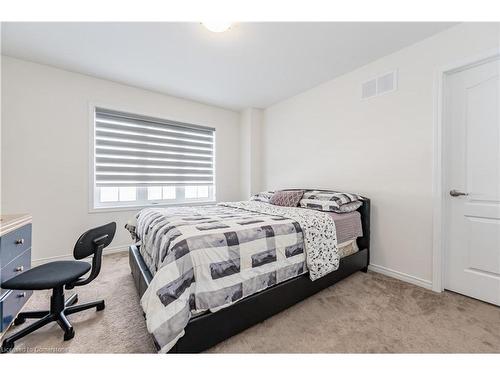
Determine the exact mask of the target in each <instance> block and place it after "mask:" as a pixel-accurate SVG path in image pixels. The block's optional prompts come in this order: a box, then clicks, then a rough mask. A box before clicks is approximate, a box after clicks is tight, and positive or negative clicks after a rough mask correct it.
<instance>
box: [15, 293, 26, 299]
mask: <svg viewBox="0 0 500 375" xmlns="http://www.w3.org/2000/svg"><path fill="white" fill-rule="evenodd" d="M24 297H26V292H22V293H18V295H17V298H24Z"/></svg>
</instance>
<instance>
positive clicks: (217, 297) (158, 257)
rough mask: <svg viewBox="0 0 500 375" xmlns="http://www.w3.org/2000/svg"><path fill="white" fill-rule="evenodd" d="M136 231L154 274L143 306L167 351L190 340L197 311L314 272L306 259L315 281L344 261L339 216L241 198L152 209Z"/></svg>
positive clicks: (141, 216) (142, 216) (144, 213)
mask: <svg viewBox="0 0 500 375" xmlns="http://www.w3.org/2000/svg"><path fill="white" fill-rule="evenodd" d="M135 234H136V236H137V237H138V238H139V239H140V241H141V254H142V255H143V257H144V259H145V261H146V262H147V263H148V267H149V268H150V269H152V271H153V273H154V277H153V280H152V281H151V284H150V285H149V287H148V289H147V290H146V292H145V294H144V296H143V297H142V299H141V304H142V307H143V310H144V312H145V313H146V319H147V326H148V330H149V332H151V333H152V334H153V335H154V336H155V339H156V341H157V343H158V344H159V345H160V347H161V350H160V352H167V351H169V350H170V349H171V348H172V347H173V346H174V345H175V343H176V342H177V340H178V339H179V338H180V337H182V335H183V334H184V328H185V326H186V325H187V324H188V322H189V319H190V318H191V314H192V313H198V312H203V311H206V310H211V311H216V310H218V309H221V308H223V307H226V306H227V305H229V304H232V303H234V302H236V301H238V300H240V299H242V298H245V297H246V296H249V295H251V294H254V293H256V292H258V291H260V290H263V289H265V288H268V287H270V286H272V285H275V284H277V283H280V282H282V281H285V280H287V279H290V278H293V277H296V276H297V275H300V274H302V273H304V272H306V271H307V269H306V267H305V264H304V260H305V259H304V256H305V258H306V260H307V268H308V270H309V275H310V278H311V279H312V280H315V279H317V278H318V277H321V276H323V275H325V274H327V273H329V272H331V271H334V270H336V269H337V268H338V264H339V256H338V254H337V241H336V232H335V223H334V221H333V219H332V218H331V217H330V216H328V215H327V214H325V213H323V212H320V211H314V210H308V209H303V208H291V207H278V206H271V205H269V204H267V203H262V202H233V203H221V204H219V205H217V206H205V207H181V208H154V209H145V210H142V211H141V212H140V213H139V214H138V217H137V226H136V228H135ZM304 250H305V254H304Z"/></svg>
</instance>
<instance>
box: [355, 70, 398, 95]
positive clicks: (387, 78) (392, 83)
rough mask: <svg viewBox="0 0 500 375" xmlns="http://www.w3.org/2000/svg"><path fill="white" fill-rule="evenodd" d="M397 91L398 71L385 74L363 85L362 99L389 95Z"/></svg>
mask: <svg viewBox="0 0 500 375" xmlns="http://www.w3.org/2000/svg"><path fill="white" fill-rule="evenodd" d="M396 89H397V71H396V70H393V71H392V72H388V73H384V74H381V75H379V76H378V77H375V78H372V79H370V80H369V81H366V82H363V83H362V85H361V99H368V98H372V97H374V96H379V95H382V94H387V93H389V92H392V91H395V90H396Z"/></svg>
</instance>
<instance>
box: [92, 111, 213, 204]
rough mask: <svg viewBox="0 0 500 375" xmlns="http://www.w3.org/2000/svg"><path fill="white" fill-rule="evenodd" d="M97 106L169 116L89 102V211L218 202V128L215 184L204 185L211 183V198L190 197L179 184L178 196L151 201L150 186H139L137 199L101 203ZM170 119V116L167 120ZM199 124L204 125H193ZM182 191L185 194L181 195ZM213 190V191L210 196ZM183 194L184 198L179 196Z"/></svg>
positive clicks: (139, 113)
mask: <svg viewBox="0 0 500 375" xmlns="http://www.w3.org/2000/svg"><path fill="white" fill-rule="evenodd" d="M96 108H105V109H108V110H112V111H118V112H128V113H131V114H135V115H137V116H145V117H156V118H159V119H165V115H164V114H157V113H156V114H151V113H147V114H146V113H144V111H141V110H136V109H131V108H127V109H124V108H119V107H116V106H113V105H109V104H102V103H94V102H92V103H89V159H88V160H89V172H88V176H89V191H88V193H89V194H88V195H89V206H88V207H89V213H98V212H114V211H134V210H137V209H141V208H147V207H169V206H172V207H176V206H177V207H178V206H200V205H206V204H213V203H216V201H217V200H216V171H217V169H216V142H217V137H216V131H215V130H214V132H213V145H214V150H213V155H214V156H213V183H212V185H211V186H210V185H203V186H209V197H208V198H192V199H186V198H184V189H182V187H183V186H176V199H160V200H148V199H147V194H148V192H147V186H139V187H137V199H136V200H135V201H124V202H119V201H118V202H100V190H99V188H98V187H97V186H96V173H95V167H96V166H95V164H96V150H95V149H96V147H95V132H96V130H95V128H96ZM165 120H167V119H165ZM168 120H170V121H177V122H185V123H189V122H187V121H183V120H179V119H175V118H168ZM193 125H196V126H202V125H197V124H193ZM180 193H182V194H180ZM210 193H212V194H211V195H210ZM179 196H182V200H181V198H178V197H179Z"/></svg>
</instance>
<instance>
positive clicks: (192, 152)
mask: <svg viewBox="0 0 500 375" xmlns="http://www.w3.org/2000/svg"><path fill="white" fill-rule="evenodd" d="M214 139H215V129H213V128H207V127H202V126H196V125H190V124H184V123H180V122H175V121H169V120H161V119H157V118H151V117H145V116H138V115H133V114H129V113H124V112H117V111H111V110H107V109H103V108H96V110H95V183H96V186H97V187H120V186H136V187H139V186H165V185H177V186H179V185H181V186H182V185H184V186H185V185H213V183H214Z"/></svg>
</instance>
